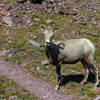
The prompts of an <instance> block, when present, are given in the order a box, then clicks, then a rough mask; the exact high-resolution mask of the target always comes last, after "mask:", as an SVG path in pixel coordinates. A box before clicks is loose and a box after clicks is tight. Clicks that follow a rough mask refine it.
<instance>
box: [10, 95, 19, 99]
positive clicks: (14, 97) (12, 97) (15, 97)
mask: <svg viewBox="0 0 100 100" xmlns="http://www.w3.org/2000/svg"><path fill="white" fill-rule="evenodd" d="M9 100H18V98H17V96H11V97H10V98H9Z"/></svg>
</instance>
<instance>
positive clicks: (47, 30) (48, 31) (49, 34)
mask: <svg viewBox="0 0 100 100" xmlns="http://www.w3.org/2000/svg"><path fill="white" fill-rule="evenodd" d="M41 29H42V32H43V34H44V36H45V45H50V44H51V42H52V39H53V37H54V34H55V31H54V29H53V28H52V27H46V26H45V25H41Z"/></svg>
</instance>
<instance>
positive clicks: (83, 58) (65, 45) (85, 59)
mask: <svg viewBox="0 0 100 100" xmlns="http://www.w3.org/2000/svg"><path fill="white" fill-rule="evenodd" d="M41 29H42V31H43V33H44V36H45V49H46V55H47V57H48V59H49V61H50V62H51V63H52V64H54V65H55V66H56V73H57V83H56V87H55V90H58V89H59V88H60V85H61V82H62V76H61V64H75V63H77V62H79V61H80V62H81V63H82V65H83V66H84V68H85V72H86V74H85V76H84V79H83V80H82V82H81V84H83V83H86V82H87V78H88V75H89V70H90V69H91V70H92V71H93V72H94V74H95V78H96V82H95V87H97V86H98V85H99V79H98V69H97V67H96V65H95V61H94V53H95V46H94V45H93V44H92V43H91V42H90V40H88V39H85V38H83V39H71V40H63V41H56V42H54V41H53V37H54V34H55V31H54V29H53V28H51V27H46V26H44V25H41Z"/></svg>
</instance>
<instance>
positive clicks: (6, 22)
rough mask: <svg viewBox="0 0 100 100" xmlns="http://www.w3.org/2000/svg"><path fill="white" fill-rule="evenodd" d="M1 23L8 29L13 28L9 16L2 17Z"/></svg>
mask: <svg viewBox="0 0 100 100" xmlns="http://www.w3.org/2000/svg"><path fill="white" fill-rule="evenodd" d="M3 23H4V24H6V25H8V26H9V27H12V26H13V22H12V19H11V17H10V16H8V15H7V16H5V17H3Z"/></svg>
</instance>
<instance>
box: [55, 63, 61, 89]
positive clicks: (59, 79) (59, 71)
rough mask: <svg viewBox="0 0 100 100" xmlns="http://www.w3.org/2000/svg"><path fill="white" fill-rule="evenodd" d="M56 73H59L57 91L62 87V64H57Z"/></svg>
mask: <svg viewBox="0 0 100 100" xmlns="http://www.w3.org/2000/svg"><path fill="white" fill-rule="evenodd" d="M56 74H57V81H56V87H55V91H57V90H58V89H59V88H60V84H61V82H62V76H61V66H60V65H56Z"/></svg>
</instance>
